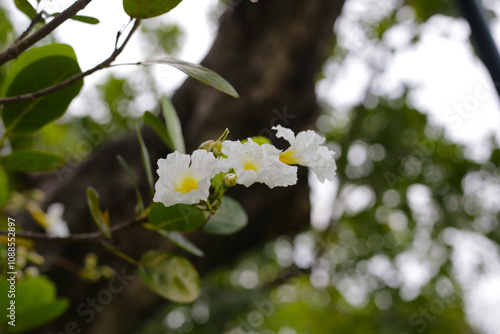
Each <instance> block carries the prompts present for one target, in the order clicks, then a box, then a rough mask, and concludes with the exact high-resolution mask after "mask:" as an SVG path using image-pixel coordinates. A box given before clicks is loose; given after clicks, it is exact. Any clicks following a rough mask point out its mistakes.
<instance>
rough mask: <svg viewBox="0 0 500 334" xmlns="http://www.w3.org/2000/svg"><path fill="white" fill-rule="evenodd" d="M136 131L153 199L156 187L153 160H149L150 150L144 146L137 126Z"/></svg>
mask: <svg viewBox="0 0 500 334" xmlns="http://www.w3.org/2000/svg"><path fill="white" fill-rule="evenodd" d="M136 130H137V139H139V145H140V146H141V158H142V165H143V166H144V170H145V171H146V179H147V180H148V184H149V191H150V194H151V197H153V195H154V192H155V187H154V183H153V169H152V168H151V160H150V159H149V152H148V148H147V147H146V144H144V139H143V138H142V135H141V130H140V128H139V126H137V128H136Z"/></svg>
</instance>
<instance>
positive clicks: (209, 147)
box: [199, 140, 215, 152]
mask: <svg viewBox="0 0 500 334" xmlns="http://www.w3.org/2000/svg"><path fill="white" fill-rule="evenodd" d="M214 144H215V141H213V140H207V141H205V142H203V143H201V145H200V147H199V149H200V150H206V151H207V152H212V147H213V146H214Z"/></svg>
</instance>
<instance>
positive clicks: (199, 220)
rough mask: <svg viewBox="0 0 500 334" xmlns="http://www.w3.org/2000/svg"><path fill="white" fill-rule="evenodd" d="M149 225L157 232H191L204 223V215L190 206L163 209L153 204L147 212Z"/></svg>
mask: <svg viewBox="0 0 500 334" xmlns="http://www.w3.org/2000/svg"><path fill="white" fill-rule="evenodd" d="M149 221H150V223H151V224H152V225H153V226H154V227H155V228H156V229H159V230H164V231H178V232H191V231H195V230H197V229H198V228H199V227H200V226H201V225H203V224H204V223H205V221H206V217H205V213H204V212H203V211H201V210H199V209H197V208H195V207H194V206H192V205H187V204H176V205H172V206H169V207H165V206H164V205H163V204H161V203H154V204H153V205H152V206H151V210H150V211H149Z"/></svg>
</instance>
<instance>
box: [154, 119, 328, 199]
mask: <svg viewBox="0 0 500 334" xmlns="http://www.w3.org/2000/svg"><path fill="white" fill-rule="evenodd" d="M273 130H276V136H277V137H278V138H284V139H285V140H287V141H288V142H289V143H290V147H289V148H287V149H286V150H285V151H281V150H279V149H277V148H276V147H274V146H273V145H271V144H268V143H264V144H261V145H259V144H258V143H256V142H255V141H253V140H252V139H251V138H248V139H247V140H246V141H244V142H241V141H239V140H238V141H230V140H223V141H216V142H213V141H212V142H207V143H204V144H202V146H201V147H202V148H201V149H198V150H196V151H194V152H193V153H192V154H191V155H187V154H180V153H179V152H173V153H171V154H169V155H168V156H167V158H166V159H159V160H158V170H157V173H158V175H159V179H158V181H157V182H156V185H155V195H154V197H153V201H155V202H161V203H163V204H164V205H165V206H171V205H174V204H179V203H182V204H198V203H200V202H202V201H208V198H209V196H210V187H211V185H213V184H212V181H213V179H214V177H215V176H216V175H218V174H219V173H223V178H222V179H224V180H225V184H226V186H232V185H234V184H235V183H236V184H241V185H244V186H246V187H249V186H251V185H252V184H254V183H256V182H259V183H264V184H266V185H267V186H269V188H274V187H286V186H291V185H294V184H296V183H297V167H296V166H291V165H301V166H306V167H310V168H311V169H312V171H313V172H314V173H316V175H317V176H318V179H319V180H320V181H321V182H324V181H325V180H330V181H332V180H333V178H334V177H335V170H336V169H337V166H336V164H335V160H334V158H333V156H334V154H335V153H334V152H332V151H330V150H329V149H328V148H327V147H326V146H324V145H323V144H324V142H325V139H324V138H323V137H321V136H319V135H318V134H317V133H315V132H314V131H311V130H309V131H303V132H299V133H298V134H297V136H295V134H294V133H293V131H292V130H290V129H287V128H284V127H282V126H280V125H278V126H276V127H273ZM214 153H215V155H214ZM224 174H225V175H224ZM234 181H235V182H234Z"/></svg>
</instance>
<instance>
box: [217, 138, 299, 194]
mask: <svg viewBox="0 0 500 334" xmlns="http://www.w3.org/2000/svg"><path fill="white" fill-rule="evenodd" d="M280 152H281V151H280V150H278V149H277V148H276V147H274V146H272V145H269V144H263V145H259V144H257V143H255V142H254V141H253V140H252V139H250V138H249V139H248V141H247V142H246V143H244V144H242V143H241V142H240V141H230V140H226V141H224V142H222V153H224V154H225V155H226V156H227V159H225V160H227V161H226V164H227V167H229V168H233V169H234V171H235V173H236V183H238V184H242V185H244V186H246V187H249V186H250V185H252V184H253V183H255V182H260V183H264V184H266V185H267V186H268V187H269V188H274V187H286V186H291V185H294V184H296V183H297V167H293V166H288V165H286V164H284V163H282V162H280V160H279V155H280Z"/></svg>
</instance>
